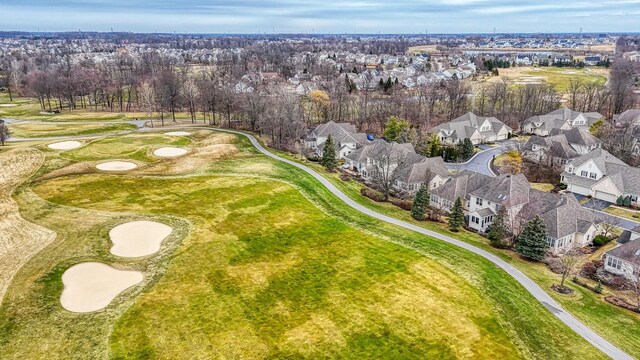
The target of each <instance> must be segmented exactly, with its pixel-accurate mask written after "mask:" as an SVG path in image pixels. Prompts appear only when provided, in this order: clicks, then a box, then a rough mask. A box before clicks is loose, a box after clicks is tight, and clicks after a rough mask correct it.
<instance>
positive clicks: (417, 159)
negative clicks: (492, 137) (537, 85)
mask: <svg viewBox="0 0 640 360" xmlns="http://www.w3.org/2000/svg"><path fill="white" fill-rule="evenodd" d="M345 162H346V165H347V167H348V168H349V169H351V170H352V171H356V172H357V173H358V174H360V175H361V176H362V177H363V178H364V179H365V180H366V181H372V180H373V177H374V176H375V173H376V172H377V171H381V169H380V167H387V168H386V169H384V170H382V171H389V174H391V173H392V174H393V175H392V176H390V178H391V177H392V178H393V184H392V186H393V188H394V190H396V191H398V192H401V193H404V194H409V195H411V194H415V192H417V191H418V189H420V187H421V186H422V185H423V184H426V185H427V186H428V187H429V189H435V188H437V187H438V186H440V185H441V184H444V183H445V182H446V181H447V180H448V179H449V177H450V174H449V170H448V169H447V167H446V165H445V164H444V161H443V160H442V158H441V157H433V158H427V157H424V156H422V155H419V154H417V153H416V152H415V150H414V148H413V145H411V144H409V143H406V144H398V143H388V142H386V141H384V140H379V139H378V140H374V141H373V142H372V143H371V144H369V145H365V146H363V147H362V148H360V149H358V150H356V151H354V152H352V153H351V154H348V155H347V156H346V157H345ZM381 162H384V163H381Z"/></svg>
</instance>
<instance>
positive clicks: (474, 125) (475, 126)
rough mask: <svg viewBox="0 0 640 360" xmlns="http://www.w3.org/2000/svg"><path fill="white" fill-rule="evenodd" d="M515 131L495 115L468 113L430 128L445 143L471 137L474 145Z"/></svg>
mask: <svg viewBox="0 0 640 360" xmlns="http://www.w3.org/2000/svg"><path fill="white" fill-rule="evenodd" d="M512 131H513V129H511V128H510V127H509V126H507V125H506V124H505V123H503V122H502V121H500V120H498V119H496V118H495V117H484V116H478V115H475V114H473V113H470V112H468V113H466V114H464V115H462V116H460V117H458V118H456V119H454V120H451V121H449V122H447V123H444V124H441V125H438V126H435V127H433V128H432V129H431V130H429V133H431V134H436V136H437V137H438V138H439V139H440V141H442V143H444V144H449V145H451V144H457V143H458V142H459V141H462V140H464V139H469V140H471V142H472V143H473V144H474V145H477V144H481V143H490V142H495V141H498V140H505V139H507V138H509V134H510V133H511V132H512Z"/></svg>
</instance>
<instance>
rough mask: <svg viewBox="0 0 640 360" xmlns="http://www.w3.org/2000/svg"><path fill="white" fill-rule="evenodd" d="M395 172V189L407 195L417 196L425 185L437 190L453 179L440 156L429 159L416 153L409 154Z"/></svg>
mask: <svg viewBox="0 0 640 360" xmlns="http://www.w3.org/2000/svg"><path fill="white" fill-rule="evenodd" d="M395 171H396V173H395V174H394V177H395V184H394V187H395V188H396V190H399V191H402V192H404V193H407V194H415V193H416V192H417V191H418V189H420V187H421V186H422V185H423V184H427V187H428V188H429V189H430V190H431V189H435V188H437V187H438V186H440V185H442V184H444V183H445V182H446V181H447V180H449V178H450V177H451V174H450V173H449V169H447V166H446V165H445V163H444V160H442V158H441V157H440V156H438V157H432V158H427V157H424V156H422V155H419V154H416V153H408V154H407V156H406V158H405V159H404V161H403V163H402V164H401V165H400V166H399V167H398V168H397V169H396V170H395Z"/></svg>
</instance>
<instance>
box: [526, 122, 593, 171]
mask: <svg viewBox="0 0 640 360" xmlns="http://www.w3.org/2000/svg"><path fill="white" fill-rule="evenodd" d="M551 134H552V135H551V136H547V137H541V136H538V135H533V136H531V137H530V138H529V140H528V141H527V143H526V144H525V145H524V148H523V151H522V155H523V156H524V157H525V158H526V159H528V160H529V161H532V162H535V163H543V164H547V165H552V166H564V165H566V164H567V163H568V162H569V160H571V159H573V158H576V157H578V156H580V155H584V154H586V153H588V152H590V151H592V150H595V149H597V148H599V147H600V145H601V141H600V140H599V139H598V138H596V137H595V136H593V135H591V134H590V133H589V132H588V131H587V130H585V129H582V128H572V129H569V130H560V129H553V130H552V131H551Z"/></svg>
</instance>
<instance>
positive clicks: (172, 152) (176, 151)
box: [153, 146, 188, 157]
mask: <svg viewBox="0 0 640 360" xmlns="http://www.w3.org/2000/svg"><path fill="white" fill-rule="evenodd" d="M187 152H188V151H187V149H181V148H177V147H171V146H165V147H161V148H159V149H156V150H155V151H154V152H153V155H155V156H159V157H176V156H181V155H184V154H186V153H187Z"/></svg>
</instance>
